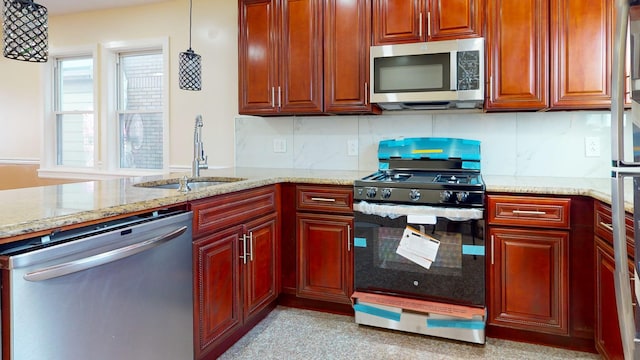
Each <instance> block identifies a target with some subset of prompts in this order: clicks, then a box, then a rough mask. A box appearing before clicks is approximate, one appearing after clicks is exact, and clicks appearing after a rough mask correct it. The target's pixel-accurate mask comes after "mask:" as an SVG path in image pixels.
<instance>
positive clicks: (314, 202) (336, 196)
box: [296, 185, 353, 214]
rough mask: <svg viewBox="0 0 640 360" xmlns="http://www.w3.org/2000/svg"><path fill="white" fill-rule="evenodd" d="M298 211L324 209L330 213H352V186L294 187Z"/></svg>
mask: <svg viewBox="0 0 640 360" xmlns="http://www.w3.org/2000/svg"><path fill="white" fill-rule="evenodd" d="M296 207H297V210H298V211H326V212H331V213H336V212H338V213H345V214H351V213H353V188H352V187H350V186H349V187H346V186H312V185H298V186H297V187H296Z"/></svg>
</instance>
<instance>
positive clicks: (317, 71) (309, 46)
mask: <svg viewBox="0 0 640 360" xmlns="http://www.w3.org/2000/svg"><path fill="white" fill-rule="evenodd" d="M281 13H282V33H281V34H280V36H279V37H278V38H279V39H280V42H281V43H280V49H281V51H280V53H281V58H280V66H281V84H280V86H279V87H278V89H277V90H276V93H277V95H276V98H277V103H278V105H279V106H280V107H281V112H283V113H321V112H322V109H323V104H322V101H323V98H322V68H323V66H322V48H323V41H322V19H323V17H322V1H321V0H282V11H281Z"/></svg>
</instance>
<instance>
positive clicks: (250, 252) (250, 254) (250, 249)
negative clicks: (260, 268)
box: [249, 231, 253, 261]
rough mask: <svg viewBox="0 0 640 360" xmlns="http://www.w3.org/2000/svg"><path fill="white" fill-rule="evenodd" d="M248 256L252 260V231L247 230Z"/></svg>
mask: <svg viewBox="0 0 640 360" xmlns="http://www.w3.org/2000/svg"><path fill="white" fill-rule="evenodd" d="M249 258H250V259H251V261H253V231H250V232H249Z"/></svg>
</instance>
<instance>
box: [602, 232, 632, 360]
mask: <svg viewBox="0 0 640 360" xmlns="http://www.w3.org/2000/svg"><path fill="white" fill-rule="evenodd" d="M595 253H596V254H595V262H596V326H595V342H596V349H597V350H598V352H599V353H600V354H601V355H602V356H604V358H605V359H610V360H613V359H616V360H618V359H619V360H624V352H623V350H622V338H621V335H620V326H619V324H618V308H617V305H616V290H615V285H614V282H615V280H614V277H615V268H616V266H615V260H614V255H613V247H612V246H611V245H609V244H607V243H606V241H605V240H602V239H600V238H599V237H597V236H596V238H595ZM629 271H630V272H631V275H630V276H631V279H633V263H632V262H630V263H629ZM632 294H633V287H632Z"/></svg>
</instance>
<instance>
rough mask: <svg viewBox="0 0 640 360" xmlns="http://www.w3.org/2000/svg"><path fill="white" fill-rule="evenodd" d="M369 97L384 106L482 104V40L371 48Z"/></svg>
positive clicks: (391, 108) (392, 108)
mask: <svg viewBox="0 0 640 360" xmlns="http://www.w3.org/2000/svg"><path fill="white" fill-rule="evenodd" d="M370 53H371V66H370V71H371V82H370V84H371V87H370V99H371V102H372V103H377V104H378V105H379V106H380V107H382V108H383V109H385V110H405V109H415V110H428V109H451V108H462V109H472V108H482V105H483V103H484V72H485V69H484V39H483V38H473V39H460V40H447V41H432V42H423V43H413V44H398V45H384V46H372V47H371V52H370Z"/></svg>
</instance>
